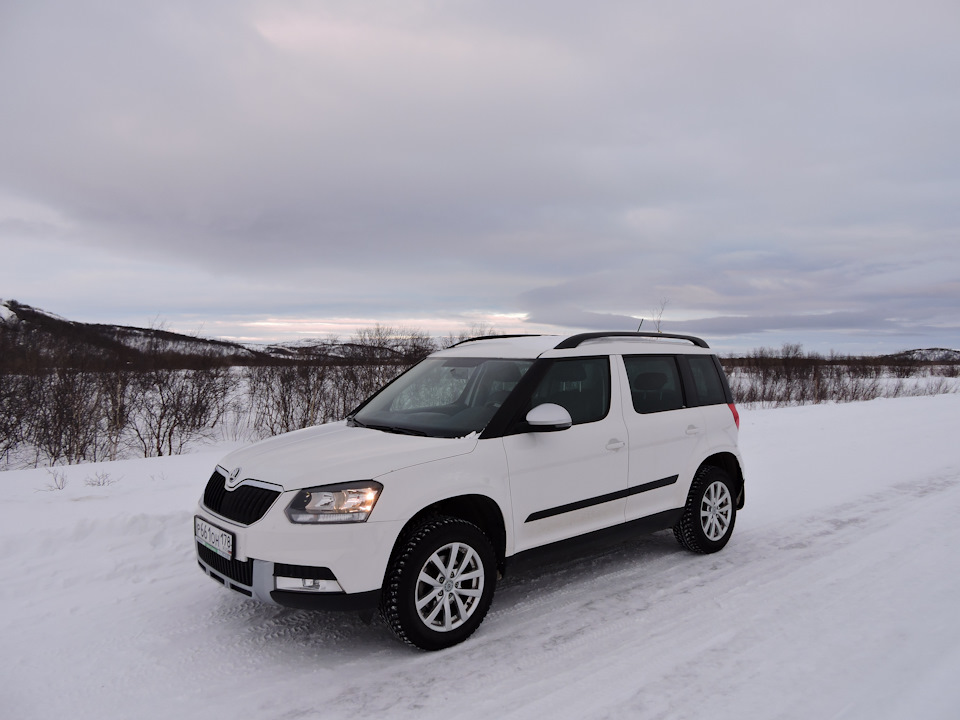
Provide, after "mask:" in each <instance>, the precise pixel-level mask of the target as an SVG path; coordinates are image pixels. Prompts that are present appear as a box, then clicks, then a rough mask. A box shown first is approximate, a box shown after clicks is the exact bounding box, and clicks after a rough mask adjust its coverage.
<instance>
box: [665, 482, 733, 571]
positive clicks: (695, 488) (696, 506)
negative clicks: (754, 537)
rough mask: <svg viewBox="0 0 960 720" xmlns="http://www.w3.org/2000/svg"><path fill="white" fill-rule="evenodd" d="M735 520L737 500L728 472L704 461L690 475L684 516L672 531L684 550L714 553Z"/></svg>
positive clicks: (720, 545) (727, 536)
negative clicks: (691, 476) (691, 477)
mask: <svg viewBox="0 0 960 720" xmlns="http://www.w3.org/2000/svg"><path fill="white" fill-rule="evenodd" d="M736 521H737V504H736V502H735V501H734V488H733V482H732V481H731V479H730V476H729V475H728V474H727V472H726V471H725V470H723V469H722V468H718V467H715V466H713V465H704V466H703V467H701V468H700V469H699V470H697V474H696V475H694V477H693V482H692V483H691V485H690V493H689V494H688V495H687V504H686V506H685V507H684V511H683V517H681V518H680V522H678V523H677V524H676V526H675V527H674V528H673V534H674V535H675V536H676V538H677V541H678V542H679V543H680V544H681V545H683V546H684V547H685V548H686V549H687V550H691V551H693V552H696V553H714V552H717V551H718V550H721V549H722V548H723V546H724V545H726V544H727V542H728V541H729V540H730V535H731V534H732V533H733V526H734V524H735V523H736Z"/></svg>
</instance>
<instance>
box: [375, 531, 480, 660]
mask: <svg viewBox="0 0 960 720" xmlns="http://www.w3.org/2000/svg"><path fill="white" fill-rule="evenodd" d="M496 578H497V568H496V555H495V554H494V551H493V546H492V545H491V544H490V541H489V539H487V536H486V535H484V534H483V532H482V531H481V530H480V528H478V527H477V526H476V525H474V524H472V523H469V522H466V521H465V520H459V519H457V518H450V517H441V518H436V519H433V520H429V521H427V522H425V523H424V524H423V525H420V526H419V527H418V528H416V529H415V530H414V531H413V532H412V533H410V534H409V535H408V536H407V538H406V539H405V540H404V541H402V543H401V546H400V547H399V548H398V550H397V552H396V554H395V555H394V558H393V560H392V561H391V563H390V567H389V568H388V569H387V578H386V582H385V583H384V592H383V595H382V600H381V604H380V613H381V615H382V616H383V619H384V621H385V622H386V623H387V624H388V625H389V626H390V628H391V629H392V630H393V632H394V633H395V634H396V635H397V637H399V638H400V639H401V640H404V641H405V642H408V643H411V644H412V645H416V646H417V647H420V648H423V649H424V650H440V649H442V648H446V647H450V646H451V645H456V644H457V643H459V642H463V641H464V640H466V639H467V638H468V637H470V635H472V634H473V632H474V631H475V630H476V629H477V627H479V625H480V623H481V622H482V621H483V618H484V616H485V615H486V614H487V609H488V608H489V607H490V602H491V601H492V600H493V592H494V588H495V586H496Z"/></svg>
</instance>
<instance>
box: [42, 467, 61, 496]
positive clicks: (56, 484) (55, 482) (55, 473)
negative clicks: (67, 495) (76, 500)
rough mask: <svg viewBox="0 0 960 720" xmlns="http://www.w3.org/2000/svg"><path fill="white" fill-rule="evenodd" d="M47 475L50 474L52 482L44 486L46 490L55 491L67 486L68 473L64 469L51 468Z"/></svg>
mask: <svg viewBox="0 0 960 720" xmlns="http://www.w3.org/2000/svg"><path fill="white" fill-rule="evenodd" d="M47 475H49V476H50V482H49V483H47V485H46V486H45V487H44V488H43V491H44V492H54V491H57V490H63V489H65V488H66V487H67V474H66V473H65V472H64V471H63V470H54V469H49V470H47Z"/></svg>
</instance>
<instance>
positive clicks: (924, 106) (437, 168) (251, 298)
mask: <svg viewBox="0 0 960 720" xmlns="http://www.w3.org/2000/svg"><path fill="white" fill-rule="evenodd" d="M958 21H960V11H958V10H957V8H956V6H955V4H954V3H947V2H937V1H935V0H925V1H923V2H920V3H919V4H915V5H913V6H911V7H910V8H905V7H904V6H902V4H900V3H894V2H885V1H881V2H878V3H874V4H873V5H871V8H870V14H869V17H868V18H866V17H864V16H863V10H862V6H861V5H860V4H858V3H854V2H852V1H849V2H847V1H844V0H841V1H840V2H831V3H827V2H814V3H806V4H802V5H796V4H794V5H770V4H769V3H760V2H754V1H748V0H736V1H735V2H733V3H726V4H724V5H717V4H715V3H707V2H697V3H694V4H692V5H691V4H689V3H688V4H685V5H669V6H664V5H662V4H661V5H656V4H649V3H636V2H612V3H604V4H603V5H601V6H597V7H591V8H590V9H589V11H587V10H585V9H584V7H583V6H582V4H579V3H572V2H555V1H552V2H545V1H544V2H533V3H524V4H523V6H522V7H518V6H517V5H516V3H510V4H507V3H500V2H490V3H482V4H469V3H460V4H442V3H438V4H430V3H428V4H423V3H419V2H418V3H413V2H405V1H403V0H399V1H397V0H393V1H391V2H373V1H371V2H356V3H353V2H351V3H301V2H292V1H291V2H257V1H246V2H245V1H240V2H234V1H230V2H228V1H226V0H221V1H214V2H208V3H201V4H197V3H188V2H185V1H184V0H171V2H166V3H162V4H157V3H146V2H144V3H127V4H123V5H116V4H113V3H106V2H96V1H91V2H85V3H79V4H78V3H72V2H66V1H65V0H32V1H31V2H26V1H25V0H22V1H19V0H15V1H14V2H12V3H7V4H5V5H4V7H3V9H2V10H0V93H2V96H3V97H4V102H3V104H2V105H0V122H2V123H3V127H4V130H5V131H4V133H3V135H2V136H0V156H2V157H3V158H4V161H3V163H0V251H2V252H3V254H4V256H5V257H6V258H7V259H8V262H7V270H6V271H5V272H4V275H3V276H2V277H0V280H2V284H3V286H4V287H3V288H2V289H0V290H2V293H3V294H4V296H20V297H21V299H23V300H24V301H25V302H30V303H31V304H35V305H39V306H43V305H44V304H45V303H47V302H48V300H47V298H49V302H69V304H70V305H71V306H74V307H77V308H78V309H79V310H82V309H83V308H84V307H86V306H87V304H88V303H90V305H89V307H91V308H93V307H96V308H99V309H98V310H96V312H98V313H99V312H108V311H109V308H111V307H113V308H115V307H117V306H118V305H120V304H122V305H123V306H124V307H133V306H135V307H137V308H142V312H148V308H149V309H150V310H149V315H150V316H153V315H155V314H157V313H160V314H165V315H169V316H174V317H176V316H179V315H180V314H190V316H191V317H193V316H195V315H201V316H203V315H205V316H207V317H209V318H210V319H211V323H210V325H211V326H214V322H213V320H215V319H216V318H218V317H223V313H224V312H227V311H229V312H231V313H234V314H240V315H242V314H243V313H248V314H251V315H252V314H259V313H262V312H265V313H266V314H270V313H273V314H274V315H286V316H290V317H295V316H298V315H299V316H301V317H311V318H317V317H324V316H330V317H354V316H369V317H383V318H384V319H387V320H389V318H390V317H391V316H396V317H406V318H410V317H422V318H426V319H428V320H429V318H431V317H435V318H441V317H442V318H451V317H460V316H465V315H466V314H469V313H474V312H478V311H483V312H486V313H490V314H497V313H500V314H501V315H509V316H511V317H516V316H522V317H527V319H528V323H529V324H530V325H531V326H534V325H536V324H537V323H543V324H544V326H546V327H549V326H557V327H564V328H578V327H582V328H590V329H592V328H598V327H604V326H605V325H607V324H613V325H617V326H618V328H619V327H622V326H623V325H629V324H631V323H634V322H635V321H637V318H639V317H645V316H646V317H649V315H650V310H651V308H653V307H655V306H656V304H657V303H658V302H659V301H660V299H661V298H669V305H668V307H667V311H666V313H665V315H664V317H665V319H666V320H667V321H668V322H674V323H688V322H689V323H691V324H692V325H697V324H699V325H700V326H701V327H717V328H722V327H726V328H730V329H732V328H736V327H740V328H741V329H742V330H741V331H742V332H769V331H770V330H769V329H770V328H780V329H781V330H783V331H784V332H787V331H790V332H796V333H797V334H798V335H803V334H804V333H808V334H810V333H813V332H814V331H815V330H817V329H818V328H823V329H824V331H830V332H835V331H838V328H837V327H836V326H835V325H834V323H835V322H839V321H840V320H841V319H843V318H846V319H843V320H842V321H843V322H851V323H852V322H854V321H861V322H863V323H864V324H865V325H864V327H865V328H866V327H869V328H873V329H875V330H876V332H878V333H891V334H893V335H896V333H898V332H908V331H909V332H914V331H915V330H916V329H917V328H924V330H923V332H924V333H927V335H925V337H928V338H930V340H931V341H935V342H937V344H954V345H960V337H958V335H957V332H956V329H955V325H954V324H952V321H951V314H952V313H955V312H956V310H957V309H958V308H957V305H958V294H957V288H956V285H955V284H952V279H953V278H956V277H958V276H960V249H958V248H960V243H958V242H957V237H958V234H960V206H958V205H957V203H956V202H955V198H956V197H957V195H958V192H960V170H958V168H960V145H958V144H957V143H956V142H955V137H954V136H955V128H956V126H957V125H958V122H960V106H958V105H957V103H956V101H955V99H954V95H955V93H953V92H952V88H953V86H954V85H955V82H954V78H955V77H956V76H957V74H958V72H960V46H958V45H957V43H955V42H954V38H953V34H954V33H953V28H955V27H956V26H957V22H958ZM30 247H35V248H37V252H36V253H35V254H33V255H31V253H30V250H29V248H30ZM52 247H56V248H58V249H57V251H56V252H55V253H54V252H50V251H49V249H50V248H52ZM14 249H16V251H14ZM42 249H43V252H44V253H45V254H44V255H43V256H41V255H40V252H41V250H42ZM14 260H15V261H16V264H11V263H12V262H13V261H14ZM40 262H43V263H44V264H45V267H46V270H45V272H38V271H37V269H36V268H34V267H32V265H34V264H36V263H40ZM90 265H97V266H98V267H100V268H101V271H99V272H94V271H90V272H84V273H77V272H73V271H72V269H74V268H77V267H88V266H90ZM107 268H109V271H108V270H106V269H107ZM106 274H112V276H113V277H114V278H116V280H115V281H114V282H113V283H109V282H107V283H105V282H104V279H103V278H104V276H105V275H106ZM53 277H55V278H57V283H56V284H55V285H54V284H53V283H51V282H49V279H50V278H53ZM121 288H122V291H121ZM173 289H176V292H172V290H173ZM68 299H69V300H68ZM103 308H107V310H103ZM53 309H55V310H58V311H60V312H61V313H63V311H64V309H63V308H62V307H61V308H59V309H58V308H53ZM90 312H91V313H92V312H94V311H93V310H91V311H90ZM875 315H877V317H875ZM792 317H796V318H798V319H796V320H795V321H791V320H790V318H792ZM721 318H728V319H729V320H728V321H722V320H721ZM741 318H742V319H743V320H741ZM810 318H820V320H816V321H813V320H810ZM831 318H832V319H831ZM878 318H879V319H878ZM888 318H889V319H890V320H889V321H888V320H886V319H888ZM100 319H103V320H105V321H109V320H111V318H110V317H102V318H100ZM445 322H446V321H445ZM811 322H812V323H813V324H812V325H811V324H809V323H811ZM724 323H726V324H724ZM750 328H754V330H753V331H751V330H750ZM931 328H933V329H931ZM936 328H939V330H937V329H936ZM717 332H718V333H719V332H720V330H718V331H717ZM724 332H726V331H724ZM809 336H810V337H813V335H812V334H810V335H809Z"/></svg>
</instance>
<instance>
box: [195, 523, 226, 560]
mask: <svg viewBox="0 0 960 720" xmlns="http://www.w3.org/2000/svg"><path fill="white" fill-rule="evenodd" d="M193 533H194V536H195V537H196V538H197V542H198V543H200V544H201V545H203V546H204V547H206V548H209V549H210V550H213V551H214V552H215V553H216V554H217V555H220V556H221V557H225V558H226V559H227V560H233V544H234V542H233V541H234V535H233V533H232V532H230V531H229V530H223V529H222V528H218V527H217V526H216V525H211V524H210V523H208V522H207V521H206V520H204V519H203V518H202V517H198V516H195V517H194V518H193Z"/></svg>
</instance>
